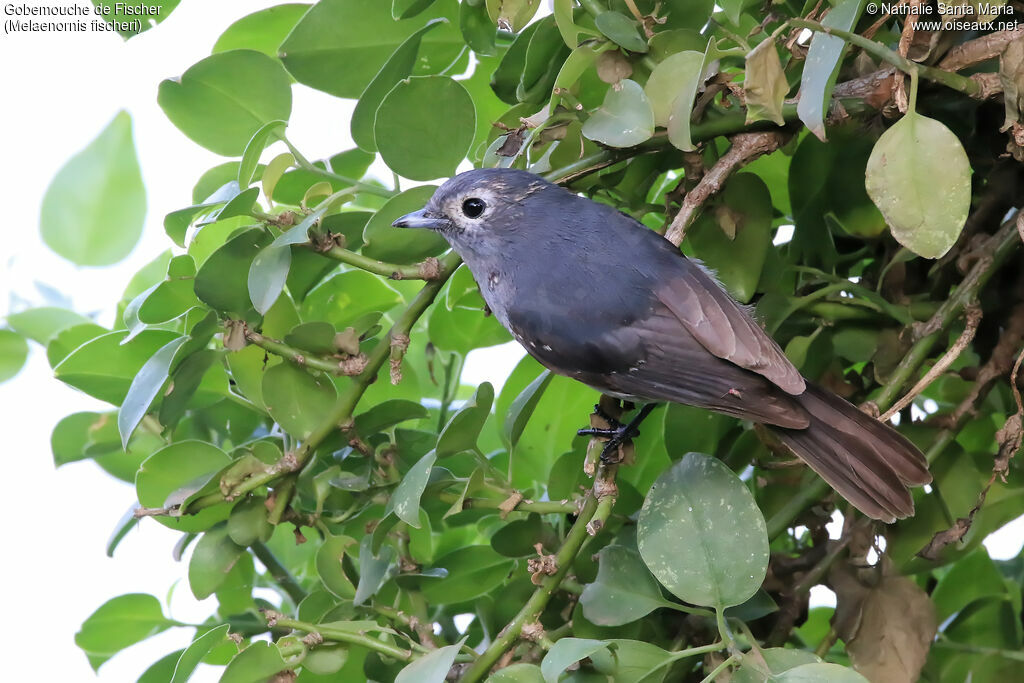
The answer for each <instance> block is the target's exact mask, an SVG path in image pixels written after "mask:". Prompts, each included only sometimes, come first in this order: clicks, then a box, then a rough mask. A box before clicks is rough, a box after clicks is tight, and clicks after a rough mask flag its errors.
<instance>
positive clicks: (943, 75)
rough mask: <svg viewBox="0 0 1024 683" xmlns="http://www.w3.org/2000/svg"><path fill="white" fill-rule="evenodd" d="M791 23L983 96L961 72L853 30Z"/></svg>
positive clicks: (968, 92)
mask: <svg viewBox="0 0 1024 683" xmlns="http://www.w3.org/2000/svg"><path fill="white" fill-rule="evenodd" d="M789 24H790V26H796V27H797V28H807V29H811V30H812V31H818V32H819V33H827V34H828V35H830V36H835V37H836V38H842V39H843V40H845V41H846V42H848V43H850V44H852V45H856V46H857V47H859V48H861V49H862V50H864V51H865V52H867V53H868V54H869V55H871V56H873V57H877V58H878V59H881V60H883V61H886V62H889V63H890V64H892V65H893V66H895V67H897V68H898V69H900V70H901V71H903V72H905V73H908V74H909V73H914V72H917V73H918V74H919V75H920V76H921V77H922V78H926V79H928V80H929V81H934V82H936V83H941V84H942V85H944V86H946V87H947V88H952V89H953V90H959V91H960V92H962V93H964V94H966V95H970V96H971V97H980V96H981V87H980V86H979V85H978V83H977V82H975V81H973V80H971V79H970V78H967V77H966V76H961V75H960V74H955V73H950V72H949V71H943V70H942V69H937V68H935V67H932V66H925V65H923V64H917V63H916V62H912V61H910V60H909V59H907V58H906V57H903V56H902V55H900V54H899V53H898V52H894V51H893V50H890V49H889V48H887V47H886V46H884V45H882V44H881V43H876V42H875V41H873V40H869V39H867V38H865V37H864V36H862V35H858V34H856V33H853V32H851V31H844V30H842V29H838V28H832V27H830V26H825V25H824V24H821V23H818V22H817V21H808V20H807V19H790V20H789Z"/></svg>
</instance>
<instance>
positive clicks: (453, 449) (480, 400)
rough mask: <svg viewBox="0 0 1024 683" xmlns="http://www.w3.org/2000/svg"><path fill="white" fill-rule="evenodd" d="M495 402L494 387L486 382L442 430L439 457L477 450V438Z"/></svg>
mask: <svg viewBox="0 0 1024 683" xmlns="http://www.w3.org/2000/svg"><path fill="white" fill-rule="evenodd" d="M493 402H494V387H493V386H491V383H490V382H484V383H483V384H481V385H480V386H479V387H477V390H476V392H475V393H474V394H473V396H472V397H471V398H470V399H469V400H468V401H466V403H465V404H464V405H463V406H462V408H460V409H459V412H457V413H455V414H454V415H452V417H451V419H450V420H448V424H446V425H445V426H444V429H442V430H441V435H440V436H438V437H437V449H436V450H437V457H438V458H445V457H448V456H449V455H455V454H456V453H461V452H462V451H468V450H472V449H474V448H476V442H477V438H478V437H479V436H480V430H482V429H483V427H484V422H486V421H487V416H488V415H490V414H491V404H492V403H493Z"/></svg>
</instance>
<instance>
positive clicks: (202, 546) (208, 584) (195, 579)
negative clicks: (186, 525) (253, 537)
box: [188, 524, 245, 600]
mask: <svg viewBox="0 0 1024 683" xmlns="http://www.w3.org/2000/svg"><path fill="white" fill-rule="evenodd" d="M243 552H245V548H243V547H242V546H240V545H237V544H236V543H235V542H234V541H232V540H231V537H230V536H228V527H227V524H219V525H217V526H215V527H213V528H212V529H210V530H209V531H207V532H206V533H205V534H203V535H202V536H201V537H200V538H199V542H198V543H196V547H195V550H193V551H192V559H191V560H190V561H189V563H188V583H189V586H190V587H191V588H192V595H194V596H196V599H197V600H202V599H204V598H208V597H210V596H211V595H213V593H214V592H215V591H216V590H217V589H218V588H220V586H221V584H222V583H224V580H225V579H226V578H227V576H228V572H230V571H231V569H232V567H234V566H235V563H236V562H238V558H239V557H241V555H242V553H243Z"/></svg>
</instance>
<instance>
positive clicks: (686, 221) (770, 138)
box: [665, 131, 789, 247]
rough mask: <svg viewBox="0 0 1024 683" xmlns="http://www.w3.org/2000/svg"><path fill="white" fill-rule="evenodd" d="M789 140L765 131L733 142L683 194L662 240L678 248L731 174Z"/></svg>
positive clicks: (750, 134)
mask: <svg viewBox="0 0 1024 683" xmlns="http://www.w3.org/2000/svg"><path fill="white" fill-rule="evenodd" d="M788 139H789V135H788V134H787V133H784V132H781V131H768V132H764V133H740V134H739V135H736V136H735V137H733V139H732V146H730V147H729V151H728V152H726V153H725V154H723V155H722V158H721V159H719V160H718V161H716V162H715V165H714V166H712V167H711V168H710V169H709V170H708V172H707V173H705V174H704V176H703V177H702V178H701V179H700V182H699V183H697V185H696V186H695V187H694V188H693V189H692V190H690V191H689V192H687V193H686V196H685V197H684V198H683V204H682V206H681V207H680V208H679V213H677V214H676V216H675V218H673V219H672V225H670V226H669V228H668V231H666V233H665V239H667V240H668V241H669V242H671V243H672V244H674V245H676V246H677V247H678V246H679V245H680V243H682V241H683V238H684V237H685V236H686V229H687V228H688V227H689V226H690V224H691V223H692V222H693V220H694V219H695V218H696V217H697V213H698V211H699V210H700V208H701V207H702V206H703V205H704V203H705V202H706V201H707V200H708V199H710V198H711V197H712V196H714V195H715V194H717V193H718V191H719V190H721V189H722V186H723V185H724V184H725V181H726V179H728V178H729V176H730V175H732V173H733V172H734V171H735V170H736V169H738V168H741V167H743V166H745V165H747V164H749V163H750V162H752V161H754V160H755V159H757V158H758V157H760V156H762V155H764V154H768V153H769V152H774V151H775V150H777V149H778V148H779V147H781V146H782V145H784V144H785V143H786V140H788Z"/></svg>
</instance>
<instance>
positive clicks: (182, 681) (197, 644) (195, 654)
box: [171, 624, 230, 683]
mask: <svg viewBox="0 0 1024 683" xmlns="http://www.w3.org/2000/svg"><path fill="white" fill-rule="evenodd" d="M229 628H230V626H229V625H228V624H221V625H220V626H214V627H213V628H211V629H210V630H209V631H207V632H206V633H204V634H203V635H201V636H199V637H197V638H196V639H195V640H193V641H192V642H191V643H190V644H189V646H188V647H187V648H185V650H184V651H183V652H182V653H181V656H180V657H178V663H177V664H176V665H175V667H174V676H173V678H171V683H187V681H188V679H189V678H191V677H192V673H193V672H194V671H195V670H196V667H197V666H199V664H200V663H201V662H202V661H203V658H204V657H206V655H208V654H210V650H212V649H213V648H215V647H217V646H218V645H220V644H222V643H224V642H226V641H227V636H228V629H229Z"/></svg>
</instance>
